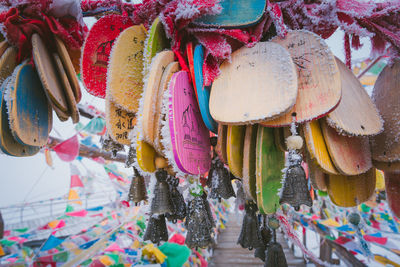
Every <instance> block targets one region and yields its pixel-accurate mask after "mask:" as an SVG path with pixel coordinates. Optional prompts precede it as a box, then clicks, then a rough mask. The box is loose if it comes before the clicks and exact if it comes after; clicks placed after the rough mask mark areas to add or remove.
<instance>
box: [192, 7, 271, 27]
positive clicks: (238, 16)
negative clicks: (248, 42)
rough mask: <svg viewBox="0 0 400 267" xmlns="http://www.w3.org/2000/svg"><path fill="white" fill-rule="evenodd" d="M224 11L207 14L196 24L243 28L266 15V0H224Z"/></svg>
mask: <svg viewBox="0 0 400 267" xmlns="http://www.w3.org/2000/svg"><path fill="white" fill-rule="evenodd" d="M220 4H221V7H222V11H221V13H219V14H217V15H205V16H201V17H200V18H198V19H197V20H195V22H194V23H195V24H199V25H201V26H208V27H218V28H219V27H224V28H242V27H249V26H252V25H254V24H256V23H257V22H258V21H259V20H260V19H261V18H262V16H263V15H264V11H265V7H266V0H247V1H241V0H222V1H221V2H220Z"/></svg>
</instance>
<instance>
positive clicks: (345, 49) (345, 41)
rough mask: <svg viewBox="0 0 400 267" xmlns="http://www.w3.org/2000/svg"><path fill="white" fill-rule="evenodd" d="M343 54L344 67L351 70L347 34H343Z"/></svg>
mask: <svg viewBox="0 0 400 267" xmlns="http://www.w3.org/2000/svg"><path fill="white" fill-rule="evenodd" d="M344 53H345V56H346V66H347V67H348V68H349V69H351V48H350V37H349V35H348V34H347V33H345V34H344Z"/></svg>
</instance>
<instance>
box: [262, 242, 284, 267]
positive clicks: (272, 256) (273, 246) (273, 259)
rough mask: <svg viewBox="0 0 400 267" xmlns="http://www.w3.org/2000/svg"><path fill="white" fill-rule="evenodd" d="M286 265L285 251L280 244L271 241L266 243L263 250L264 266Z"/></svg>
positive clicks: (278, 266) (280, 266)
mask: <svg viewBox="0 0 400 267" xmlns="http://www.w3.org/2000/svg"><path fill="white" fill-rule="evenodd" d="M271 266H274V267H287V266H288V265H287V262H286V257H285V252H283V248H282V246H281V244H279V243H276V242H272V243H270V244H269V245H268V247H267V250H266V251H265V263H264V267H271Z"/></svg>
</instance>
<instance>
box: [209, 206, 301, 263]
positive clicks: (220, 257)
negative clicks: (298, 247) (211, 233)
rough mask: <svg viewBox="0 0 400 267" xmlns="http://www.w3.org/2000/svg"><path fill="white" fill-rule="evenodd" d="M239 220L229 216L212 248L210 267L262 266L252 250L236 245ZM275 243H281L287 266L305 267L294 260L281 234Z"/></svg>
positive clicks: (235, 216) (299, 261)
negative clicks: (216, 242)
mask: <svg viewBox="0 0 400 267" xmlns="http://www.w3.org/2000/svg"><path fill="white" fill-rule="evenodd" d="M241 218H242V216H240V219H238V218H237V215H235V214H230V215H229V219H228V220H229V221H228V222H227V224H226V229H224V230H222V231H221V233H220V235H219V238H218V244H217V245H216V247H215V248H214V255H213V258H212V260H211V263H210V265H209V266H210V267H239V266H260V267H262V266H264V262H263V261H261V260H260V259H258V258H255V257H254V249H253V250H248V249H244V248H242V247H241V246H240V245H238V244H236V242H237V239H238V237H239V234H240V228H241V221H242V220H241ZM277 241H278V242H279V243H281V245H282V247H283V250H284V252H285V255H286V261H287V262H288V265H289V266H296V267H303V266H306V264H305V263H304V260H303V259H302V258H296V257H295V256H294V254H293V253H292V251H291V250H290V249H289V247H288V245H287V243H286V241H285V240H284V238H283V236H282V234H281V233H279V234H278V236H277Z"/></svg>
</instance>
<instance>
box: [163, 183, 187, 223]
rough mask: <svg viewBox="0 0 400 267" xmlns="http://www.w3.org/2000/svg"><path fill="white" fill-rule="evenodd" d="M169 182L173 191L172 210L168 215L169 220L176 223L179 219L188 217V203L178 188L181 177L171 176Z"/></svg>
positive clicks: (171, 191)
mask: <svg viewBox="0 0 400 267" xmlns="http://www.w3.org/2000/svg"><path fill="white" fill-rule="evenodd" d="M168 184H169V187H170V193H171V202H172V212H171V213H167V214H166V217H167V219H168V221H172V222H173V223H176V222H177V220H181V221H183V219H185V217H186V203H185V199H184V198H183V196H182V194H181V192H179V190H178V186H179V179H178V178H174V177H172V176H169V177H168Z"/></svg>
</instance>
